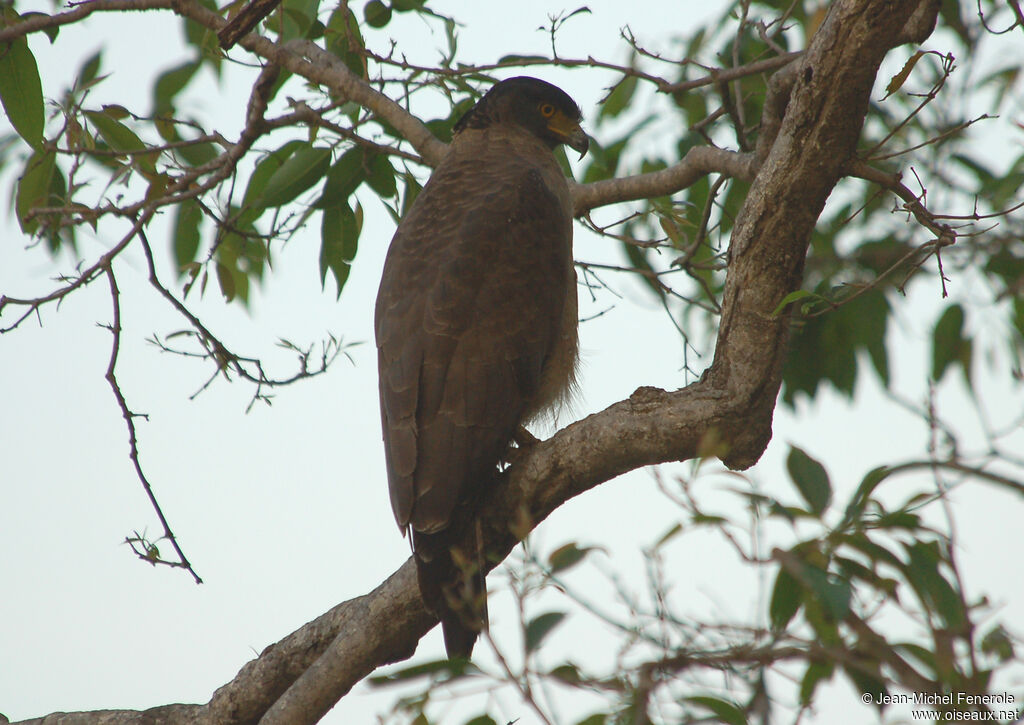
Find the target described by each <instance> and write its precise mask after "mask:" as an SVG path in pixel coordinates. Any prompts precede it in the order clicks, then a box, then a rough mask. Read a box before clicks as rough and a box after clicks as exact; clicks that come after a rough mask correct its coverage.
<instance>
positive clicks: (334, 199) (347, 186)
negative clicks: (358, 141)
mask: <svg viewBox="0 0 1024 725" xmlns="http://www.w3.org/2000/svg"><path fill="white" fill-rule="evenodd" d="M364 161H365V155H364V154H363V149H362V148H361V147H359V146H356V147H355V148H351V149H349V150H348V151H346V152H345V153H343V154H342V155H341V157H340V158H339V159H338V160H337V161H335V162H334V164H333V165H332V166H331V169H330V171H328V172H327V179H326V181H325V182H324V191H323V193H322V194H321V195H320V198H319V199H317V200H316V202H314V203H313V206H314V207H316V208H317V209H326V208H328V207H330V206H334V205H335V204H345V203H347V202H348V198H349V197H350V196H351V195H352V193H353V192H354V191H355V190H356V189H358V188H359V185H360V184H362V183H363V182H364V181H365V180H366V174H367V169H366V167H365V165H364V163H363V162H364Z"/></svg>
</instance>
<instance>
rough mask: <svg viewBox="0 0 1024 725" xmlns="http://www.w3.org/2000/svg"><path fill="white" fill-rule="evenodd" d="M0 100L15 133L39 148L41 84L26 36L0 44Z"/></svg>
mask: <svg viewBox="0 0 1024 725" xmlns="http://www.w3.org/2000/svg"><path fill="white" fill-rule="evenodd" d="M0 102H2V103H3V107H4V112H5V113H6V114H7V118H8V120H9V121H10V122H11V125H12V126H14V130H15V131H17V132H18V135H19V136H21V137H22V138H23V139H24V140H25V143H27V144H28V145H29V146H31V147H32V148H34V149H38V148H40V146H42V143H43V126H44V124H45V121H46V118H45V114H44V108H43V86H42V83H41V82H40V80H39V68H38V67H37V66H36V58H35V56H34V55H32V51H31V50H30V49H29V47H28V41H27V40H25V38H15V39H14V40H12V41H10V42H9V43H0Z"/></svg>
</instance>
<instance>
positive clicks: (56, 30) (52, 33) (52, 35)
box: [0, 3, 60, 45]
mask: <svg viewBox="0 0 1024 725" xmlns="http://www.w3.org/2000/svg"><path fill="white" fill-rule="evenodd" d="M4 5H5V7H7V8H13V7H14V3H4ZM8 12H9V13H10V14H11V15H13V17H15V18H16V17H18V16H17V13H14V12H13V10H8ZM9 17H10V16H9ZM52 17H53V16H52V15H47V14H46V13H37V12H29V13H22V14H21V17H20V18H18V20H17V21H16V22H25V21H26V20H31V19H32V18H46V19H47V20H49V19H50V18H52ZM12 19H13V18H12ZM0 25H2V21H0ZM40 31H41V32H42V33H44V34H45V35H46V37H47V38H49V39H50V44H51V45H52V44H53V41H55V40H56V39H57V36H58V35H59V34H60V26H59V25H52V26H50V27H43V28H40Z"/></svg>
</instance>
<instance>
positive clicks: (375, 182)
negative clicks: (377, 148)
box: [366, 154, 398, 199]
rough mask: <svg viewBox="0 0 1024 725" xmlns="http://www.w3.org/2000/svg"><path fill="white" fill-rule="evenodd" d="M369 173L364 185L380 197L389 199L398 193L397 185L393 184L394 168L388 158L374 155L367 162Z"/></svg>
mask: <svg viewBox="0 0 1024 725" xmlns="http://www.w3.org/2000/svg"><path fill="white" fill-rule="evenodd" d="M368 165H369V173H368V174H367V176H366V183H367V184H369V185H370V188H371V189H373V190H374V191H376V192H377V193H378V194H379V195H380V196H382V197H384V198H387V199H390V198H391V197H393V196H394V195H395V194H397V193H398V185H397V183H396V182H395V167H393V166H392V165H391V162H390V161H389V160H388V157H387V156H386V155H384V154H374V155H373V156H372V157H371V158H370V159H369V162H368Z"/></svg>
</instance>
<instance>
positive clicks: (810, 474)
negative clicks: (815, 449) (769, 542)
mask: <svg viewBox="0 0 1024 725" xmlns="http://www.w3.org/2000/svg"><path fill="white" fill-rule="evenodd" d="M786 468H787V470H788V471H789V475H790V478H792V479H793V483H794V484H796V487H797V489H798V490H799V491H800V495H801V496H803V497H804V500H805V501H806V502H807V505H808V506H810V508H811V511H813V512H814V513H815V514H817V515H818V516H821V515H822V514H823V513H824V512H825V509H827V508H828V505H829V502H830V501H831V500H832V484H831V482H830V481H829V479H828V473H827V472H826V471H825V467H824V466H822V465H821V464H820V463H818V462H817V461H816V460H814V459H813V458H811V457H810V456H809V455H807V454H806V453H805V452H804V451H803V450H802V449H800V448H797V447H796V446H790V447H789V456H788V457H787V458H786Z"/></svg>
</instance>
